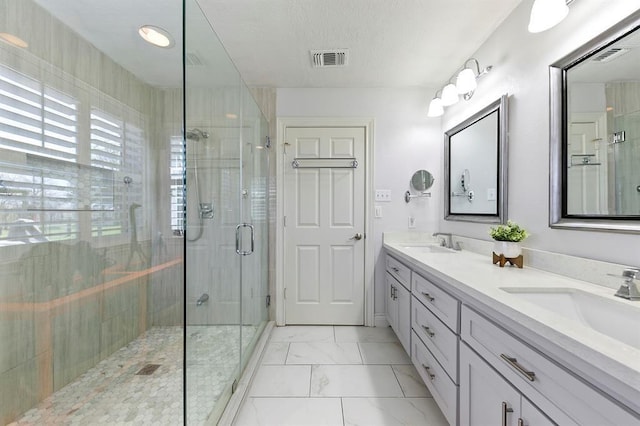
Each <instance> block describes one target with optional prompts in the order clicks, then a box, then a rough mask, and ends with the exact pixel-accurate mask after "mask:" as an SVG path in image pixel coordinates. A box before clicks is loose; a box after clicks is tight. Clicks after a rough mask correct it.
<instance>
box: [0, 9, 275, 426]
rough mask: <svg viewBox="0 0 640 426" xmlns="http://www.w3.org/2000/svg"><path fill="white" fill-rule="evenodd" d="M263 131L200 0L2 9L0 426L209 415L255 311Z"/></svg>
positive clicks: (262, 255)
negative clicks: (154, 40)
mask: <svg viewBox="0 0 640 426" xmlns="http://www.w3.org/2000/svg"><path fill="white" fill-rule="evenodd" d="M183 18H184V19H183ZM144 25H152V26H154V27H155V28H156V29H158V30H159V31H160V32H164V33H165V34H166V35H168V38H169V42H168V44H167V45H166V46H164V47H158V46H154V45H151V44H149V43H147V42H146V41H144V40H143V39H142V38H141V37H140V36H139V29H140V27H142V26H144ZM145 31H148V30H145ZM267 129H268V123H267V121H266V120H265V118H264V116H263V114H262V113H261V111H260V108H259V107H258V106H257V104H256V102H255V100H254V99H253V97H252V96H251V94H250V91H249V89H248V88H247V87H246V85H245V84H244V83H243V81H242V79H241V77H240V75H239V73H238V71H237V70H236V69H235V67H234V66H233V64H232V62H231V60H230V59H229V57H228V56H227V54H226V52H225V50H224V48H223V46H222V44H221V43H220V41H219V40H218V38H217V36H216V34H215V32H214V31H213V29H212V28H211V26H210V24H209V22H208V21H207V19H206V16H205V14H204V13H203V12H202V10H201V9H200V7H199V4H198V2H197V1H195V0H184V1H182V0H136V1H135V2H130V1H127V0H114V1H109V2H70V1H68V0H0V425H6V424H10V423H12V422H17V424H37V425H40V424H74V423H77V424H98V423H107V424H142V423H145V422H153V424H159V425H164V424H166V425H176V424H185V423H186V424H189V425H202V424H216V422H217V421H218V419H219V418H220V416H221V414H222V412H223V410H224V408H225V406H226V404H227V402H228V401H229V398H230V396H231V395H232V393H233V392H234V390H235V386H236V383H237V381H238V379H239V377H240V375H241V374H242V372H243V370H244V368H245V366H246V365H247V361H248V359H249V358H250V356H251V355H252V353H253V350H254V347H255V345H256V342H257V341H258V339H259V337H260V335H261V333H262V331H263V330H264V328H265V324H266V321H267V288H268V285H267V264H268V257H267V251H268V250H267V242H268V223H267V219H268V191H267V183H268V168H269V166H268V165H269V162H268V156H269V155H268V152H269V149H268V143H267V141H268V139H267V132H268V130H267Z"/></svg>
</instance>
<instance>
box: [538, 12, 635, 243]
mask: <svg viewBox="0 0 640 426" xmlns="http://www.w3.org/2000/svg"><path fill="white" fill-rule="evenodd" d="M549 72H550V75H549V77H550V102H551V104H550V114H551V116H550V144H551V152H550V154H551V155H550V161H551V163H550V169H551V180H550V188H549V191H550V211H549V224H550V226H551V227H552V228H568V229H591V230H599V231H613V232H634V233H640V11H638V12H635V13H634V14H633V15H631V16H629V17H628V18H626V19H625V20H623V21H622V22H620V23H619V24H617V25H616V26H614V27H613V28H611V29H609V30H608V31H606V32H605V33H603V34H601V35H600V36H598V37H596V38H595V39H593V40H592V41H590V42H589V43H587V44H585V45H584V46H581V47H580V48H578V49H576V50H575V51H573V52H572V53H570V54H569V55H567V56H566V57H564V58H562V59H560V60H559V61H558V62H556V63H555V64H552V65H551V66H550V71H549Z"/></svg>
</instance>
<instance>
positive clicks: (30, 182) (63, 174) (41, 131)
mask: <svg viewBox="0 0 640 426" xmlns="http://www.w3.org/2000/svg"><path fill="white" fill-rule="evenodd" d="M77 122H78V101H77V100H76V99H75V98H74V97H72V96H70V95H67V94H64V93H62V92H60V91H57V90H55V89H53V88H51V87H48V86H46V85H45V84H43V83H42V82H40V81H38V80H36V79H33V78H30V77H28V76H26V75H24V74H21V73H18V72H16V71H14V70H12V69H10V68H8V67H5V66H2V65H0V124H1V126H0V149H4V150H7V151H5V152H3V155H2V157H0V239H13V240H21V241H25V242H35V241H44V240H47V239H49V240H57V239H70V238H76V237H77V233H78V214H77V212H76V211H73V210H75V209H77V208H78V205H79V204H80V202H81V200H80V198H81V197H80V194H79V192H78V179H79V168H78V165H77V164H75V163H76V162H77V155H78V146H77V145H78V138H77Z"/></svg>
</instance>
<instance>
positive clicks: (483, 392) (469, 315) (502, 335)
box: [460, 306, 640, 426]
mask: <svg viewBox="0 0 640 426" xmlns="http://www.w3.org/2000/svg"><path fill="white" fill-rule="evenodd" d="M461 317H462V320H461V326H462V331H461V338H462V340H463V342H464V343H462V344H461V347H462V348H461V356H460V419H461V421H460V424H469V425H471V424H488V423H491V424H496V422H495V421H493V422H485V423H483V422H482V421H479V422H477V423H474V422H476V420H477V418H478V416H480V415H481V413H485V411H486V415H488V416H494V417H491V418H496V417H495V415H496V414H495V413H496V412H498V413H499V414H500V416H501V415H502V414H501V411H500V410H501V409H502V405H501V403H502V402H503V400H504V402H506V403H507V409H509V408H511V409H513V410H514V413H516V414H517V415H510V414H508V415H507V418H508V419H509V420H508V423H506V424H513V425H516V424H517V423H514V422H517V419H518V418H522V419H523V423H521V424H524V425H531V426H535V425H537V424H543V425H546V424H559V425H563V426H564V425H576V426H577V425H580V426H588V425H593V426H605V425H611V426H613V425H625V426H626V425H629V426H631V425H640V419H638V418H637V417H635V416H633V415H631V414H629V413H628V412H627V411H626V410H624V409H623V408H622V407H620V406H619V405H617V404H616V403H614V402H613V401H611V400H610V399H609V398H607V397H605V396H603V395H602V393H601V392H599V391H597V390H595V389H594V388H593V387H591V386H590V385H588V384H586V383H585V382H584V381H583V380H581V379H580V378H578V377H576V376H575V375H574V374H573V373H570V372H569V371H567V370H566V369H564V368H563V367H561V366H560V365H558V364H556V363H555V362H553V361H552V360H550V359H549V358H548V357H547V356H545V355H544V354H543V353H541V352H539V351H538V350H536V349H534V348H533V347H532V346H530V345H528V344H527V343H526V342H525V340H526V337H524V336H520V337H517V336H515V335H513V334H511V333H509V332H507V331H506V330H505V329H503V328H502V327H500V326H499V325H498V324H496V323H494V322H493V321H491V320H489V319H488V318H486V317H485V316H484V315H482V314H480V313H478V312H476V311H475V310H474V309H471V308H470V307H468V306H463V307H462V314H461ZM467 345H468V347H467ZM469 348H471V349H473V351H471V349H469ZM476 354H477V355H476ZM494 370H495V371H494ZM496 372H497V373H496ZM491 373H493V374H491ZM489 383H491V384H489ZM509 390H510V391H509ZM513 392H515V394H513ZM491 394H495V395H491ZM518 395H519V396H521V400H519V399H518ZM487 398H492V399H493V398H495V399H496V400H495V401H492V402H491V403H489V402H488V401H487ZM526 400H529V401H531V403H529V402H528V401H527V404H524V403H523V402H522V401H526ZM496 401H497V402H496ZM496 405H497V406H496ZM533 405H535V406H537V407H538V408H539V410H538V409H536V408H535V407H534V406H533ZM516 409H518V410H516ZM542 413H544V415H542ZM511 414H513V413H511ZM545 416H546V417H548V418H549V419H551V420H552V423H549V422H548V421H547V420H546V417H545ZM500 418H501V417H500ZM533 418H536V419H538V420H537V421H538V422H540V421H542V423H536V422H534V421H533ZM513 419H515V420H513ZM540 419H542V420H540ZM500 424H504V423H500Z"/></svg>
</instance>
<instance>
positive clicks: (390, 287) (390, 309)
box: [385, 273, 399, 334]
mask: <svg viewBox="0 0 640 426" xmlns="http://www.w3.org/2000/svg"><path fill="white" fill-rule="evenodd" d="M385 278H386V281H387V285H386V290H387V297H386V298H385V300H386V301H387V321H389V325H390V326H391V328H393V331H395V332H396V334H398V331H397V330H398V302H397V301H396V292H397V288H398V287H399V285H398V284H396V281H395V279H394V278H393V277H392V276H391V275H390V274H389V273H387V274H386V275H385Z"/></svg>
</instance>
